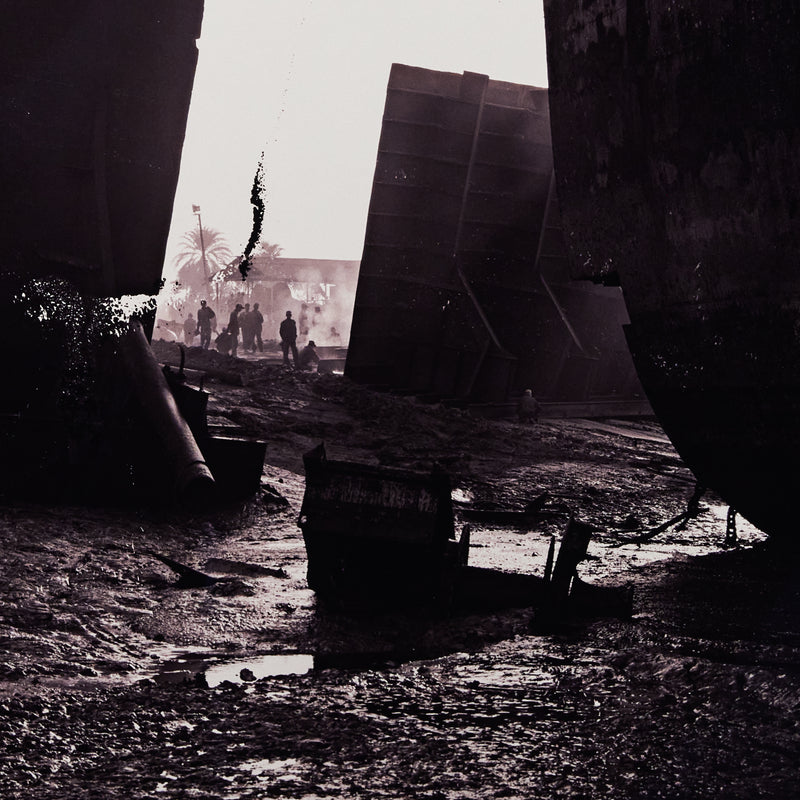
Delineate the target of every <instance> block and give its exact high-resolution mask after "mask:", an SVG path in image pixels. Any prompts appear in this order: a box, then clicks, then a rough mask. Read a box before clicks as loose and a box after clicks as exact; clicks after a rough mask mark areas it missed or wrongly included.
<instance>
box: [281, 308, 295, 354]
mask: <svg viewBox="0 0 800 800" xmlns="http://www.w3.org/2000/svg"><path fill="white" fill-rule="evenodd" d="M280 335H281V350H283V364H284V366H286V367H288V366H289V350H291V351H292V359H293V360H294V365H295V367H296V366H297V359H298V355H297V325H296V323H295V321H294V320H293V319H292V312H291V311H287V312H286V319H285V320H284V321H283V322H281V327H280Z"/></svg>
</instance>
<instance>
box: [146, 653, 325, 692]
mask: <svg viewBox="0 0 800 800" xmlns="http://www.w3.org/2000/svg"><path fill="white" fill-rule="evenodd" d="M312 669H314V656H312V655H309V654H307V653H278V654H272V655H266V656H257V657H255V658H252V657H250V658H231V657H230V656H229V655H224V654H220V653H208V652H193V651H188V650H181V651H176V652H175V655H174V657H173V658H170V659H167V660H164V661H160V662H159V664H158V665H157V666H156V667H155V668H154V669H153V671H152V672H150V673H149V674H148V675H145V676H137V677H147V678H150V679H151V680H154V681H155V682H156V683H158V684H162V685H167V684H176V683H186V682H189V681H196V680H200V679H201V676H202V678H204V679H205V683H206V685H207V686H208V687H209V688H214V687H215V686H219V685H220V684H221V683H224V682H225V681H228V682H230V683H247V682H250V681H256V680H259V679H261V678H270V677H276V676H279V675H305V674H306V673H308V672H310V671H311V670H312Z"/></svg>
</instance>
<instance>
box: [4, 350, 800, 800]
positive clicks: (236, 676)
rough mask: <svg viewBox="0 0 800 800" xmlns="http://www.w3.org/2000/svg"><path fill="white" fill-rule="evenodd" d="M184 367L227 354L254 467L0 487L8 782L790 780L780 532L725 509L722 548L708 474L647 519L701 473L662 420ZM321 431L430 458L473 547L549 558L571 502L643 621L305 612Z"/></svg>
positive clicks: (334, 444)
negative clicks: (149, 490) (195, 502)
mask: <svg viewBox="0 0 800 800" xmlns="http://www.w3.org/2000/svg"><path fill="white" fill-rule="evenodd" d="M176 353H177V350H176V351H175V353H172V354H171V353H170V352H169V351H168V350H167V349H165V348H161V349H160V351H159V353H158V355H159V358H161V359H162V360H165V359H168V358H169V357H170V355H173V356H174V355H176ZM212 361H213V362H214V363H213V364H212V363H211V362H212ZM223 361H224V363H222V362H223ZM217 362H219V363H217ZM187 366H188V367H192V368H195V369H201V370H202V369H203V368H204V367H207V368H209V374H210V372H211V371H212V368H213V369H214V370H215V371H216V374H217V376H218V377H217V378H216V379H214V378H207V379H206V388H207V389H209V391H211V393H212V400H211V403H210V416H211V419H210V421H212V422H214V423H216V424H219V425H225V424H235V425H237V426H240V427H243V428H245V429H246V430H247V431H248V432H250V433H253V434H256V435H258V436H259V437H262V438H263V439H265V440H266V441H267V442H268V448H267V458H266V465H265V468H264V474H263V479H262V490H261V491H260V492H259V493H258V494H257V495H256V496H254V497H253V498H251V499H250V500H249V501H248V502H246V503H243V504H239V505H235V506H231V507H227V508H218V509H214V510H213V511H204V512H200V511H197V512H193V511H192V510H189V511H178V510H177V509H160V510H157V509H145V508H135V509H133V508H102V507H93V508H89V507H74V508H70V507H46V506H36V505H35V504H31V503H24V504H23V503H21V502H17V501H14V500H13V499H10V498H6V499H5V502H4V504H3V506H2V508H1V509H0V564H2V573H1V574H2V576H3V579H2V582H0V596H1V597H2V606H0V608H1V610H0V643H1V644H2V648H1V651H0V793H2V795H3V796H4V797H10V798H13V797H20V798H21V797H26V798H30V797H36V798H37V799H38V798H42V799H43V800H50V799H52V800H56V798H57V799H58V800H64V799H65V798H86V797H96V798H105V797H121V796H130V797H136V798H150V797H152V798H162V797H197V798H204V797H206V798H231V799H233V798H264V797H298V798H299V797H302V798H328V797H331V798H332V797H338V798H343V797H346V798H375V797H396V798H408V797H420V798H453V800H455V798H472V797H474V798H494V797H497V798H499V797H570V798H578V797H584V798H590V797H591V798H596V797H608V798H612V797H613V798H650V797H654V798H655V797H673V798H690V797H697V798H701V797H702V798H707V797H725V798H738V797H741V798H752V797H770V798H784V797H785V798H789V797H795V796H797V795H798V794H800V777H798V772H797V768H796V764H797V758H798V756H799V755H800V731H799V730H798V720H799V719H800V715H799V714H798V711H800V708H799V706H800V699H798V698H800V627H798V622H797V620H798V618H800V617H798V610H800V609H799V608H798V607H799V606H800V593H799V592H798V589H797V583H796V580H795V577H794V573H795V568H794V563H795V559H796V555H792V554H791V553H786V552H780V551H778V549H777V548H776V547H775V546H774V545H772V544H768V543H765V542H764V540H763V537H762V536H761V534H759V533H758V532H757V531H755V530H754V529H752V528H751V527H750V526H748V525H747V524H746V523H745V522H743V521H742V520H741V519H740V520H738V545H737V546H736V547H733V548H727V549H726V548H724V547H723V542H724V539H725V530H726V510H727V509H726V507H725V506H724V505H723V504H722V503H721V501H719V500H718V499H717V498H715V497H713V496H712V495H708V494H707V495H705V496H704V497H703V498H702V500H701V503H700V512H699V513H698V514H697V516H695V517H693V518H691V519H689V520H688V521H687V522H686V524H685V525H683V526H681V525H680V524H675V525H672V526H670V527H667V528H666V529H665V530H663V531H661V532H659V533H658V534H657V535H655V536H652V537H648V536H647V535H646V534H647V533H648V531H652V530H653V529H655V528H657V527H658V526H660V525H661V524H662V523H664V522H665V521H668V520H670V519H672V518H674V517H676V516H677V515H679V514H680V513H681V512H682V511H683V510H685V508H686V506H687V503H688V501H689V499H690V498H691V496H692V493H693V491H694V482H693V479H692V476H691V474H690V473H689V472H688V471H687V470H686V468H685V467H684V466H683V465H682V463H681V461H680V459H679V458H678V457H677V455H676V454H675V452H674V451H673V450H672V448H671V446H670V445H669V443H668V442H667V441H666V439H665V438H664V437H663V434H662V433H661V432H660V429H659V428H658V426H657V424H656V423H654V422H653V421H652V420H639V421H637V422H631V421H625V420H616V421H605V422H604V423H603V424H597V423H587V422H581V423H577V422H570V421H562V420H547V419H545V420H543V421H542V422H540V423H539V424H538V425H536V426H521V425H517V424H515V423H513V422H510V421H487V420H482V419H479V418H475V417H473V416H471V415H470V414H468V413H466V412H464V411H460V410H456V409H448V408H442V407H438V406H426V405H421V404H418V403H415V402H413V401H412V400H410V399H407V398H399V397H391V396H385V395H380V394H376V393H373V392H370V391H368V390H366V389H364V388H361V387H357V386H354V385H352V384H350V383H349V382H348V381H346V380H345V379H343V378H341V377H338V376H334V375H322V374H320V375H317V374H298V373H295V372H293V371H285V370H283V369H282V368H281V367H280V366H277V365H271V364H268V363H266V362H263V361H255V360H250V361H244V360H238V361H237V360H234V359H222V358H221V357H218V356H217V354H202V353H200V352H199V351H195V350H191V351H189V357H188V359H187ZM321 441H324V442H325V445H326V448H327V450H328V451H329V453H331V454H332V455H333V456H334V457H337V458H342V459H347V460H351V461H360V462H364V463H372V464H385V465H393V466H401V467H412V468H423V469H427V468H429V467H430V465H431V463H432V462H433V461H437V462H438V463H440V464H441V465H443V466H444V467H445V468H446V469H447V470H448V471H449V472H450V474H451V475H452V478H453V483H454V486H455V491H454V500H455V508H456V518H457V522H463V521H465V520H467V519H468V518H469V519H470V524H471V526H472V550H471V555H470V563H472V564H475V565H477V566H487V567H493V568H500V569H505V570H508V571H512V572H521V573H527V574H541V572H542V570H543V568H544V563H545V559H546V554H547V549H548V546H549V542H550V537H551V536H552V535H558V534H559V532H560V531H561V530H562V529H563V525H564V523H565V521H566V519H567V518H568V516H569V514H570V513H573V514H574V515H575V516H576V517H577V518H579V519H581V520H583V521H585V522H587V523H589V524H591V525H592V526H593V527H594V528H595V529H596V530H595V533H594V534H593V538H592V541H591V544H590V547H589V558H588V560H587V561H585V562H583V563H582V564H581V566H580V575H581V576H582V577H583V578H585V579H586V580H590V581H592V582H594V583H598V584H601V585H602V584H603V583H610V584H618V583H620V582H623V581H631V582H632V583H633V585H634V589H635V594H634V616H633V618H632V619H631V620H627V621H621V620H616V619H592V618H587V619H582V620H581V619H572V620H570V621H569V624H566V625H564V626H563V627H562V628H561V629H559V630H557V631H554V632H549V633H547V634H546V635H537V634H535V633H534V632H533V631H532V630H531V625H530V623H531V616H532V612H531V611H530V609H512V610H508V611H503V612H495V613H492V614H485V615H472V616H469V617H463V618H435V619H428V618H425V617H422V616H419V615H417V616H411V617H406V618H404V617H402V616H401V615H393V616H390V615H386V616H382V617H378V616H369V615H365V616H362V617H352V616H343V615H336V614H334V613H332V612H326V611H324V610H322V609H318V608H317V607H316V603H315V598H314V595H313V593H312V592H310V591H309V590H308V588H307V586H306V581H305V566H306V562H305V550H304V547H303V541H302V535H301V533H300V529H299V528H298V527H297V513H298V509H299V507H300V502H301V500H302V495H303V489H304V479H303V475H302V461H301V459H302V454H303V453H304V452H305V451H307V450H309V449H310V448H311V447H313V446H315V445H317V444H319V443H320V442H321ZM159 556H160V557H162V558H159ZM170 562H174V563H177V564H179V565H183V566H185V567H188V568H191V570H193V571H194V572H195V573H197V574H201V575H204V576H207V577H209V578H211V579H212V580H210V581H208V582H207V583H202V582H200V583H199V585H193V584H191V583H190V584H188V585H187V584H186V583H184V584H183V585H181V583H180V581H181V573H180V572H179V571H176V570H175V568H173V567H171V566H170ZM190 574H194V573H190Z"/></svg>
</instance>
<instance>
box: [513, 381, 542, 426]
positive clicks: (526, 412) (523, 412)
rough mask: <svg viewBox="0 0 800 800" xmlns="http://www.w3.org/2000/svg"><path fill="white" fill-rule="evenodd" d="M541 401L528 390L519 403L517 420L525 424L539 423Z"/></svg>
mask: <svg viewBox="0 0 800 800" xmlns="http://www.w3.org/2000/svg"><path fill="white" fill-rule="evenodd" d="M539 410H540V406H539V401H538V400H537V399H536V398H535V397H534V396H533V390H531V389H526V390H525V394H523V395H522V397H520V399H519V402H518V403H517V419H518V420H519V421H520V422H523V423H529V424H530V423H533V422H538V421H539Z"/></svg>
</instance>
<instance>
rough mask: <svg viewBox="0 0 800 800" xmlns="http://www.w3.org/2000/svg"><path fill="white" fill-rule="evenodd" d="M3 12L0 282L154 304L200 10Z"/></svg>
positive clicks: (197, 0)
mask: <svg viewBox="0 0 800 800" xmlns="http://www.w3.org/2000/svg"><path fill="white" fill-rule="evenodd" d="M4 7H5V10H4V12H3V14H2V20H3V21H2V26H0V104H2V105H0V140H1V141H2V147H0V185H2V187H3V191H2V193H0V257H2V264H0V274H2V273H5V274H7V273H12V272H17V271H20V272H22V273H24V274H25V275H27V276H31V275H36V274H40V275H57V276H59V277H62V278H66V279H68V280H70V281H71V282H72V283H74V284H75V285H76V286H77V288H78V289H80V290H81V291H82V292H84V293H87V294H91V295H94V296H111V295H123V294H139V293H145V294H151V293H155V292H157V291H158V289H159V282H160V280H161V270H162V266H163V261H164V251H165V248H166V242H167V235H168V233H169V225H170V219H171V216H172V202H173V199H174V195H175V187H176V185H177V181H178V171H179V166H180V156H181V149H182V147H183V138H184V133H185V128H186V119H187V114H188V110H189V100H190V98H191V90H192V83H193V80H194V72H195V66H196V62H197V48H196V45H195V40H196V39H197V38H198V37H199V35H200V24H201V19H202V14H203V1H202V0H136V2H126V0H59V2H56V3H53V2H48V1H47V0H25V2H18V3H8V2H7V3H4Z"/></svg>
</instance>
